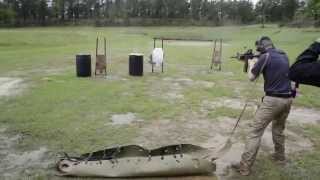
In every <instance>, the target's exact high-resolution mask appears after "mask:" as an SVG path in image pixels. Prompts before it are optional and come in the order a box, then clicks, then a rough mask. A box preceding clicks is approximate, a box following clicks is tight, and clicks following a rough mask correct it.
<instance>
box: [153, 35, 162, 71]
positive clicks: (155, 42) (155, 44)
mask: <svg viewBox="0 0 320 180" xmlns="http://www.w3.org/2000/svg"><path fill="white" fill-rule="evenodd" d="M157 40H161V48H162V50H163V47H164V46H163V41H164V40H163V39H162V38H153V49H155V48H156V47H157ZM151 68H152V73H154V63H152V62H151ZM163 69H164V54H163V61H162V63H161V72H162V73H163V72H164V70H163Z"/></svg>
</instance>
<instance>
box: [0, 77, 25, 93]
mask: <svg viewBox="0 0 320 180" xmlns="http://www.w3.org/2000/svg"><path fill="white" fill-rule="evenodd" d="M22 82H23V80H22V79H19V78H7V77H1V78H0V97H1V96H11V95H15V94H17V93H19V90H20V89H19V88H20V86H21V84H22Z"/></svg>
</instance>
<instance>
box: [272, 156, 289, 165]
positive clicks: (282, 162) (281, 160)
mask: <svg viewBox="0 0 320 180" xmlns="http://www.w3.org/2000/svg"><path fill="white" fill-rule="evenodd" d="M271 159H272V160H273V161H274V162H276V163H277V164H279V165H285V164H286V158H285V156H284V155H278V154H276V153H274V154H272V156H271Z"/></svg>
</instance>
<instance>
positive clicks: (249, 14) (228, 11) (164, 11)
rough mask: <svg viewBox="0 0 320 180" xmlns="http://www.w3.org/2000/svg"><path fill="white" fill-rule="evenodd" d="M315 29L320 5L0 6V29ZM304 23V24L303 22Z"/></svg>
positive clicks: (35, 1) (148, 1) (20, 2)
mask: <svg viewBox="0 0 320 180" xmlns="http://www.w3.org/2000/svg"><path fill="white" fill-rule="evenodd" d="M297 19H298V20H300V21H301V22H305V19H308V20H311V21H312V22H315V24H319V25H320V23H319V21H320V0H309V1H301V0H300V1H299V0H260V1H259V2H258V3H257V4H256V5H254V4H253V3H252V2H251V1H249V0H0V26H30V25H42V26H45V25H65V24H86V23H87V24H95V25H97V26H106V25H171V24H172V25H224V24H229V23H232V24H250V23H257V22H261V23H266V22H286V23H288V22H294V21H296V20H297ZM302 19H303V20H302Z"/></svg>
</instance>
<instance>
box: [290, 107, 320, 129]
mask: <svg viewBox="0 0 320 180" xmlns="http://www.w3.org/2000/svg"><path fill="white" fill-rule="evenodd" d="M288 121H289V123H291V124H299V125H305V124H311V125H316V124H320V111H317V110H315V109H307V108H295V107H294V108H292V109H291V111H290V114H289V117H288Z"/></svg>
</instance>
